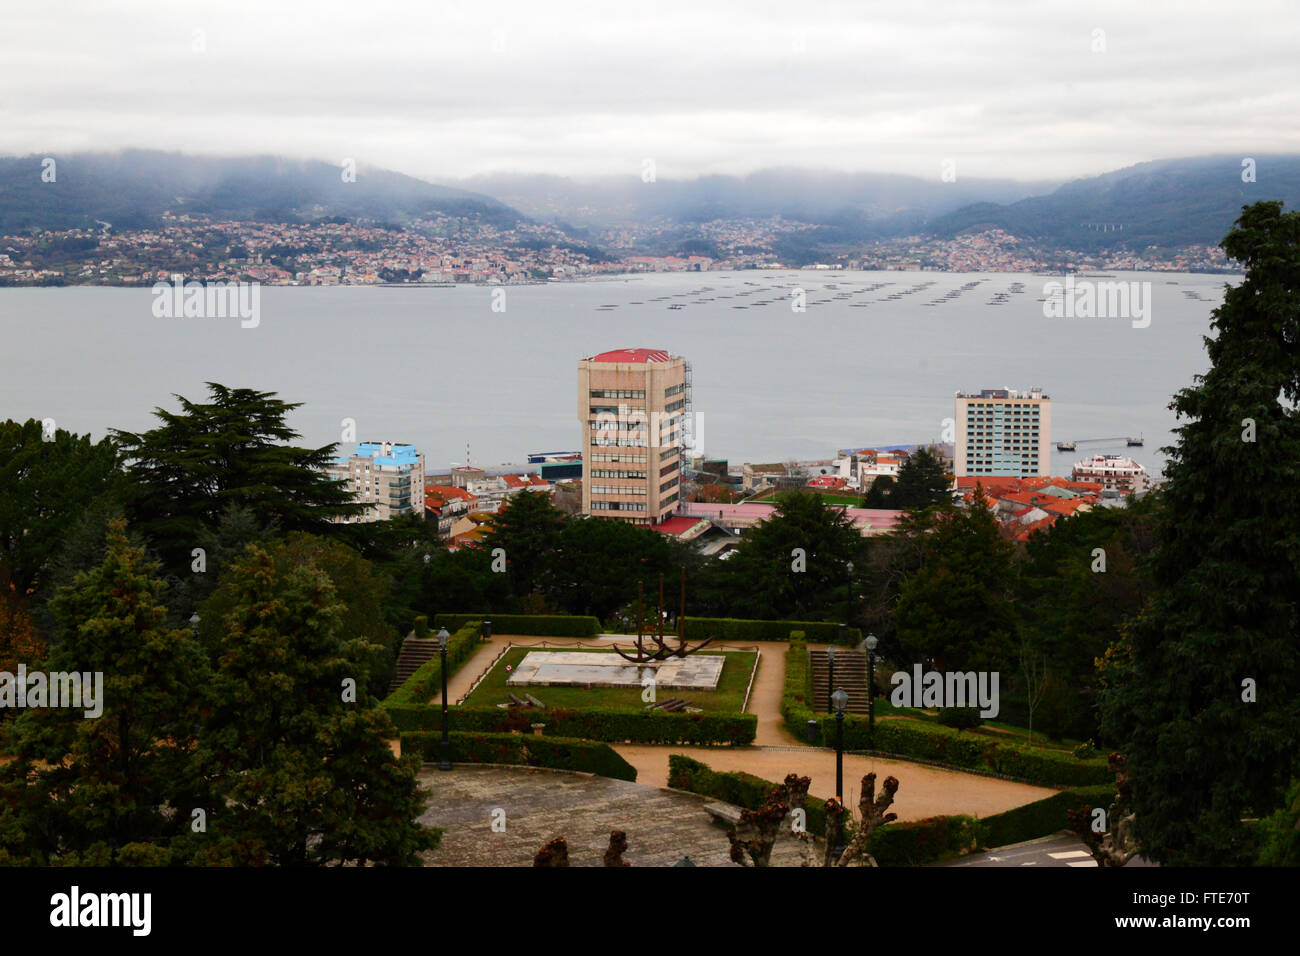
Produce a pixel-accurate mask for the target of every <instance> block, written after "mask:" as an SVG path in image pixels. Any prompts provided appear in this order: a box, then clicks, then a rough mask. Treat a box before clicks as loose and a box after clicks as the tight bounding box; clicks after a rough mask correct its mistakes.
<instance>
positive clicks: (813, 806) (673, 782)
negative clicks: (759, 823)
mask: <svg viewBox="0 0 1300 956" xmlns="http://www.w3.org/2000/svg"><path fill="white" fill-rule="evenodd" d="M668 786H670V787H672V788H673V789H674V790H686V791H689V792H690V793H698V794H701V795H703V796H706V797H713V798H715V799H717V800H721V801H723V802H724V803H730V804H734V805H735V806H738V807H744V808H745V809H746V810H757V809H758V808H759V807H761V806H762V805H763V803H764V802H765V801H766V800H767V797H768V794H770V793H771V792H772V788H773V787H775V786H776V784H774V783H773V782H772V781H770V780H764V779H763V778H762V777H755V776H754V775H753V774H749V773H744V772H742V771H731V772H729V773H720V772H718V771H716V770H713V769H712V768H710V767H709V766H708V765H707V764H703V763H700V761H698V760H692V759H691V758H690V757H687V756H684V755H682V754H669V756H668ZM825 804H826V801H825V800H818V799H817V798H816V797H805V798H804V809H805V810H806V811H807V814H808V819H807V826H808V831H809V832H810V833H814V834H819V835H820V834H822V833H824V832H826V809H825Z"/></svg>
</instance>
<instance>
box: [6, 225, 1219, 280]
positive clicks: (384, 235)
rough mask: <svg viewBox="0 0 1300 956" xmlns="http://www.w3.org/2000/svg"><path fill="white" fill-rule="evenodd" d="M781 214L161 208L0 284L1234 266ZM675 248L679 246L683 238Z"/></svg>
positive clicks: (26, 244)
mask: <svg viewBox="0 0 1300 956" xmlns="http://www.w3.org/2000/svg"><path fill="white" fill-rule="evenodd" d="M811 228H812V227H811V226H809V225H808V224H806V223H798V222H792V221H789V220H784V219H781V218H779V217H776V218H772V219H765V220H719V221H715V222H708V223H703V224H700V225H699V226H698V227H696V232H697V235H698V238H697V239H695V240H692V241H691V243H690V245H692V246H693V247H694V246H699V247H701V248H704V249H707V250H708V251H709V252H710V253H712V254H709V255H704V254H698V255H696V254H684V253H683V254H670V255H662V254H646V250H647V249H656V248H659V247H660V246H662V245H663V244H666V243H667V242H668V241H667V240H666V239H665V240H662V241H661V239H660V236H659V233H660V232H661V231H667V230H668V227H667V226H662V227H661V226H659V225H656V224H655V223H648V224H635V225H627V226H623V227H619V228H611V229H606V230H603V231H601V232H599V233H598V234H595V235H593V237H592V242H591V244H584V243H580V242H576V241H575V240H574V239H573V238H572V237H571V236H568V235H567V234H565V233H564V232H563V231H561V230H560V229H558V228H556V227H554V226H550V225H547V224H542V223H518V224H516V225H514V226H513V227H510V228H504V227H501V226H498V225H493V224H491V223H487V222H483V221H480V220H476V219H472V218H456V217H439V218H437V219H431V220H420V221H417V222H415V223H412V224H411V225H409V226H404V227H393V226H386V225H375V224H367V223H362V222H347V221H321V222H313V223H309V224H290V223H262V222H225V221H210V220H208V219H205V218H202V217H197V216H191V215H189V214H183V215H173V214H168V215H166V216H164V221H163V224H162V225H161V226H160V227H158V228H150V229H140V230H129V229H128V230H118V229H115V228H113V227H112V225H111V224H109V223H100V224H99V225H97V226H96V227H94V228H81V229H68V230H63V231H41V232H36V233H34V234H30V235H7V236H3V237H0V285H10V286H13V285H46V286H49V285H109V286H132V285H151V284H153V283H154V282H158V281H167V280H169V279H170V278H172V277H173V276H174V275H183V276H184V277H185V278H186V279H188V280H196V281H200V282H206V281H227V282H229V281H239V282H256V283H261V284H265V285H284V286H303V285H310V286H329V285H381V284H389V283H412V282H414V283H425V284H435V283H436V284H442V283H448V284H454V283H481V284H520V283H531V282H547V281H562V280H574V279H584V278H591V277H597V276H602V275H616V274H626V273H635V272H711V271H720V270H738V269H779V268H802V269H812V270H858V269H862V270H906V271H914V270H933V271H946V272H1019V273H1024V272H1050V273H1056V274H1061V273H1068V272H1077V271H1083V270H1099V269H1115V270H1132V271H1163V272H1232V271H1235V265H1234V264H1233V263H1231V262H1230V261H1229V260H1228V258H1227V257H1226V256H1225V254H1224V253H1223V251H1222V250H1221V249H1218V248H1217V247H1214V246H1191V247H1188V248H1183V249H1177V250H1157V249H1154V248H1153V249H1150V250H1148V251H1146V252H1143V253H1132V252H1126V251H1120V252H1108V253H1103V254H1088V253H1082V252H1074V251H1070V250H1062V249H1058V248H1049V247H1040V246H1038V245H1036V244H1035V243H1033V242H1031V241H1028V240H1023V239H1020V238H1017V237H1016V236H1013V235H1010V234H1009V233H1007V232H1005V231H1003V230H1001V229H990V230H986V231H983V232H976V233H971V234H966V235H961V236H958V237H956V238H953V239H939V238H933V237H925V236H907V237H901V238H896V239H881V240H875V241H872V242H868V243H861V244H855V245H852V246H848V247H846V248H844V249H843V250H842V251H840V252H837V253H836V254H835V255H834V256H828V257H827V259H826V261H818V262H811V263H808V262H803V263H797V264H796V263H794V262H785V261H782V259H781V258H780V256H778V255H777V253H776V252H775V251H774V250H775V249H776V248H777V247H778V246H779V245H780V243H781V240H782V239H783V238H788V237H790V236H795V235H797V234H798V233H800V232H802V231H806V230H809V229H811ZM678 245H679V246H680V245H681V243H680V242H679V243H678Z"/></svg>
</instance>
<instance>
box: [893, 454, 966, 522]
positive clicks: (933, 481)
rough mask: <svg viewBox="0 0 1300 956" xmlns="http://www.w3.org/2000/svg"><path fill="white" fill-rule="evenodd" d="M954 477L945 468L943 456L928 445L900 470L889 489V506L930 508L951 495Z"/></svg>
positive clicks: (908, 460)
mask: <svg viewBox="0 0 1300 956" xmlns="http://www.w3.org/2000/svg"><path fill="white" fill-rule="evenodd" d="M951 486H952V479H951V478H949V477H948V475H947V474H946V473H945V472H944V470H943V459H941V458H940V457H939V456H938V455H936V454H935V453H934V452H933V451H931V450H930V449H929V448H919V449H917V451H916V453H915V454H913V455H909V456H908V458H907V461H905V462H903V464H902V465H900V466H899V469H898V480H897V481H896V482H894V485H893V487H892V488H890V489H888V491H889V499H888V500H889V507H890V508H908V509H911V508H929V507H932V506H933V505H939V504H944V503H945V502H947V501H948V500H950V498H949V491H948V489H949V488H950V487H951Z"/></svg>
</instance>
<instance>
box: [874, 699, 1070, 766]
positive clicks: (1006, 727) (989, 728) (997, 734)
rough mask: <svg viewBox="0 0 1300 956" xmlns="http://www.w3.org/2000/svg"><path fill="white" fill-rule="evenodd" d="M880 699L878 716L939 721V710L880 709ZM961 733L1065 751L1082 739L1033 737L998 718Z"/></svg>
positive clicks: (886, 705)
mask: <svg viewBox="0 0 1300 956" xmlns="http://www.w3.org/2000/svg"><path fill="white" fill-rule="evenodd" d="M880 704H881V699H880V698H879V697H877V698H876V717H877V718H879V717H880V716H881V714H882V713H885V714H889V715H890V716H891V717H910V718H912V719H913V720H922V721H926V722H927V723H933V724H937V723H938V722H939V712H938V711H937V710H917V709H916V708H913V707H895V706H893V705H892V704H890V703H888V701H886V702H885V707H884V708H883V709H882V708H881V706H880ZM962 733H967V734H978V735H979V736H981V737H988V738H990V739H991V740H995V741H998V742H1000V743H1006V744H1020V745H1022V746H1027V747H1037V748H1039V749H1042V750H1063V751H1066V752H1067V753H1068V752H1069V751H1071V750H1073V749H1074V748H1075V747H1077V746H1079V744H1080V743H1081V742H1082V741H1078V740H1074V739H1073V738H1069V737H1065V738H1062V739H1060V740H1053V739H1051V738H1050V737H1048V736H1047V735H1046V734H1044V733H1040V732H1039V731H1037V730H1035V731H1034V735H1033V738H1032V739H1031V738H1030V737H1029V735H1028V731H1027V730H1026V729H1025V728H1024V727H1017V726H1015V725H1014V724H1008V723H1004V722H1003V721H1000V720H986V721H984V722H983V723H982V724H980V726H979V727H976V728H972V729H970V730H964V731H962Z"/></svg>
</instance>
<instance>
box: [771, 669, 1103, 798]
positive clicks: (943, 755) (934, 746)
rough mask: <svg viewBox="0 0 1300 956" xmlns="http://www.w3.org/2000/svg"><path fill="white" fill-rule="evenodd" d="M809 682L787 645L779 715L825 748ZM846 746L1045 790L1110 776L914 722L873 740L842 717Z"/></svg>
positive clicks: (883, 728)
mask: <svg viewBox="0 0 1300 956" xmlns="http://www.w3.org/2000/svg"><path fill="white" fill-rule="evenodd" d="M807 683H808V675H807V663H806V658H805V656H804V655H803V653H802V650H801V649H798V648H796V646H795V645H791V646H790V648H789V649H788V650H787V652H786V670H785V692H784V693H783V694H782V697H781V715H782V717H784V718H785V722H786V728H787V729H788V730H789V731H790V732H791V733H792V734H794V735H795V736H797V737H799V738H800V739H802V738H803V737H804V735H805V733H806V726H807V722H808V721H809V720H816V721H817V723H818V725H819V741H820V742H821V743H822V745H823V746H827V745H829V742H832V741H834V739H835V718H834V717H831V716H829V715H826V714H822V715H817V714H814V713H813V712H812V710H811V708H809V706H808V704H807V702H806V698H805V694H806V688H807ZM844 747H845V749H846V750H875V751H878V752H880V753H887V754H893V755H896V756H899V757H904V758H906V757H913V758H916V759H920V760H928V761H932V762H934V763H940V764H944V765H946V766H949V767H953V768H954V769H957V770H979V771H984V772H992V773H998V774H1002V775H1003V776H1006V777H1011V778H1012V779H1015V780H1021V781H1023V782H1025V783H1032V784H1036V785H1038V786H1043V787H1075V786H1089V785H1092V784H1098V783H1104V782H1107V781H1109V780H1111V777H1112V775H1111V773H1110V771H1108V770H1107V768H1106V761H1105V760H1103V759H1096V758H1094V759H1089V760H1080V759H1077V758H1075V757H1073V756H1071V755H1069V754H1065V753H1059V752H1057V751H1052V750H1041V749H1037V748H1033V747H1024V746H1019V745H1016V744H1012V743H1002V742H1000V741H998V740H995V739H993V738H991V737H987V736H983V735H980V734H968V733H965V732H963V731H959V730H954V729H952V728H950V727H944V726H941V725H939V724H933V723H929V722H925V721H917V720H906V719H898V720H877V721H876V730H875V734H874V736H873V735H872V733H871V729H870V724H869V722H868V720H867V719H866V718H864V717H859V716H857V715H855V714H850V715H848V716H846V717H845V718H844Z"/></svg>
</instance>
